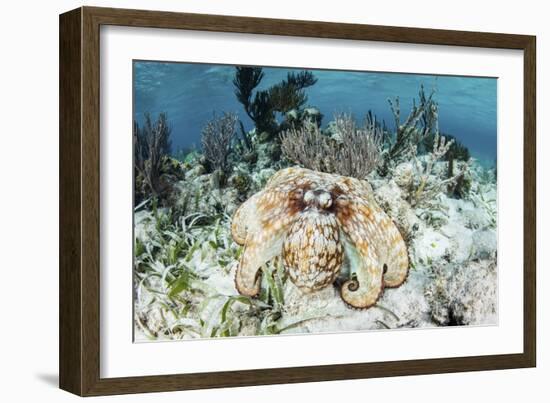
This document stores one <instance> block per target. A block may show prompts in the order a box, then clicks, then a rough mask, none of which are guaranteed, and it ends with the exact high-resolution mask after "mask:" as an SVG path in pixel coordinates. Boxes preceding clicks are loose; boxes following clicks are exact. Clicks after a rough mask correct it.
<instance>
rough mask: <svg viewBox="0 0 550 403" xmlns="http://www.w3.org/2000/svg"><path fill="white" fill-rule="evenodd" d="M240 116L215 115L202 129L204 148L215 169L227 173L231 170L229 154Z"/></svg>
mask: <svg viewBox="0 0 550 403" xmlns="http://www.w3.org/2000/svg"><path fill="white" fill-rule="evenodd" d="M237 121H238V118H237V115H236V114H234V113H225V112H224V114H223V116H221V117H219V118H218V117H216V115H214V117H213V118H212V120H210V121H209V122H208V123H206V126H205V127H204V128H203V129H202V137H201V143H202V150H203V152H204V156H205V157H206V160H207V161H208V163H209V164H210V165H211V168H212V170H213V171H218V172H220V173H222V174H227V173H229V171H230V168H231V164H230V162H229V154H230V153H231V146H232V142H233V139H234V137H235V133H236V131H235V125H236V124H237Z"/></svg>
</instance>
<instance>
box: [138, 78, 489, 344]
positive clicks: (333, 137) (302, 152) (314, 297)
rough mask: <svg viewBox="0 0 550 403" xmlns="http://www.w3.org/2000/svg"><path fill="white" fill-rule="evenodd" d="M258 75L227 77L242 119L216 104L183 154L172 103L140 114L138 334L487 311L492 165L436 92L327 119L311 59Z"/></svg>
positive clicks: (388, 323)
mask: <svg viewBox="0 0 550 403" xmlns="http://www.w3.org/2000/svg"><path fill="white" fill-rule="evenodd" d="M263 79H264V72H263V70H262V69H261V68H256V67H238V68H236V70H235V76H234V77H233V85H234V89H235V96H236V97H237V99H238V101H239V103H240V104H242V105H243V108H244V111H245V113H246V114H247V115H248V116H249V117H250V119H251V120H252V122H253V123H254V127H253V128H252V129H251V130H248V131H247V130H246V129H245V127H244V124H243V122H241V121H240V120H239V119H238V117H237V115H235V114H230V113H224V114H222V115H221V116H215V115H214V117H213V118H212V120H210V121H209V122H207V123H206V125H205V127H204V129H203V132H202V140H203V141H202V148H201V149H197V150H195V149H186V150H185V151H180V152H178V153H177V158H173V157H171V156H170V151H171V150H170V133H171V131H170V125H169V124H168V121H167V117H166V115H165V114H160V115H159V117H158V118H157V119H156V120H155V121H153V120H152V119H151V117H150V116H146V119H145V122H144V124H143V127H139V126H138V125H137V124H135V125H134V144H135V148H134V150H135V156H134V159H135V210H134V211H135V212H134V221H135V227H134V230H135V231H134V235H135V239H134V241H135V245H134V254H135V259H134V289H135V300H134V303H135V310H134V311H135V329H136V332H135V334H136V340H138V341H140V340H162V339H168V340H175V339H190V338H200V337H228V336H251V335H272V334H281V333H285V334H286V333H307V332H334V331H355V330H367V329H371V330H375V329H397V328H403V327H407V328H413V327H434V326H451V325H486V324H494V323H496V309H497V297H496V293H497V288H496V287H497V284H498V283H497V279H496V278H497V268H496V262H497V238H496V226H497V191H496V168H494V167H493V168H486V167H483V166H482V165H481V164H479V163H478V162H477V161H476V160H475V159H473V158H472V157H471V155H470V151H469V150H468V149H467V148H466V147H465V146H464V145H462V144H461V143H460V142H459V141H458V140H457V139H456V138H455V137H453V136H452V135H448V134H442V133H440V132H439V124H438V119H439V117H438V114H439V106H438V104H437V102H436V100H435V93H434V92H432V93H430V94H426V93H425V91H424V88H423V87H421V88H420V91H419V94H418V99H417V100H416V101H415V102H414V103H413V106H412V108H411V111H410V113H409V115H408V116H407V118H406V119H405V120H404V121H402V119H401V109H400V102H399V98H396V99H395V100H391V101H389V105H390V109H391V111H392V114H393V117H394V122H395V126H394V127H393V128H392V129H390V128H388V127H387V126H386V124H385V122H383V121H379V120H378V119H377V117H376V116H375V115H374V114H373V113H372V112H370V111H369V112H367V114H366V117H365V119H364V122H363V123H362V124H358V123H357V122H356V121H355V119H354V118H353V116H352V115H351V114H337V115H335V116H334V117H333V119H332V121H330V122H326V124H325V125H322V122H323V114H322V113H321V111H320V110H319V109H317V108H315V107H313V106H311V105H308V104H307V102H308V99H307V94H306V90H307V88H309V87H311V86H312V85H315V84H316V78H315V77H314V75H313V74H312V73H310V72H307V71H302V72H297V73H292V74H289V75H287V77H286V78H285V79H284V80H282V81H280V82H278V83H276V84H274V85H272V86H271V87H268V88H266V89H260V90H258V88H262V87H260V84H261V83H262V80H263ZM323 112H325V111H323ZM330 112H332V111H330ZM294 164H297V165H299V166H298V167H295V166H294V167H291V168H290V167H289V166H291V165H294ZM367 242H368V244H367ZM405 279H406V281H404V280H405ZM397 286H399V287H397ZM391 287H394V288H393V289H391V290H388V288H391ZM384 289H386V291H385V292H384ZM350 307H351V308H369V309H350Z"/></svg>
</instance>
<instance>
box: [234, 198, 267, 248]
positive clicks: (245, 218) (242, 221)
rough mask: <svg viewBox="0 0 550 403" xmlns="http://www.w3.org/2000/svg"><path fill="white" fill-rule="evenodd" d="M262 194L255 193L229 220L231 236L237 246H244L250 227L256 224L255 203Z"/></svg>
mask: <svg viewBox="0 0 550 403" xmlns="http://www.w3.org/2000/svg"><path fill="white" fill-rule="evenodd" d="M261 196H262V192H259V193H256V194H255V195H253V196H252V197H251V198H249V199H248V200H247V201H245V202H244V203H243V204H241V205H240V207H239V208H238V209H237V211H235V213H234V214H233V218H232V220H231V236H232V237H233V239H234V240H235V242H237V243H238V244H239V245H244V244H245V242H246V237H247V234H248V232H249V229H250V228H251V227H254V226H255V225H254V224H257V215H256V211H257V202H258V199H260V197H261Z"/></svg>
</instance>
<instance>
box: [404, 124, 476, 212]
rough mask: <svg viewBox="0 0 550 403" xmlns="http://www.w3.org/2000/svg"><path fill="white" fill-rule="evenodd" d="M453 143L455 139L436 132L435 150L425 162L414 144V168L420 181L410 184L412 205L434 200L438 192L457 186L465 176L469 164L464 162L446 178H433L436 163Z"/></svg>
mask: <svg viewBox="0 0 550 403" xmlns="http://www.w3.org/2000/svg"><path fill="white" fill-rule="evenodd" d="M453 144H454V140H453V139H451V140H447V139H446V138H445V137H444V136H440V135H439V134H436V135H435V136H434V143H433V150H432V152H431V153H429V154H428V155H427V156H426V157H425V161H424V162H422V161H420V160H419V158H418V157H417V155H416V147H415V146H412V148H413V149H412V150H411V155H412V156H413V158H414V169H415V173H416V176H417V177H418V183H417V184H415V185H413V184H412V183H411V186H410V191H409V199H410V200H409V201H410V203H411V205H412V206H419V205H423V204H426V203H429V202H430V201H433V200H434V199H435V197H436V196H437V195H438V194H440V193H441V192H443V191H445V190H446V189H448V188H449V187H454V186H456V184H457V182H458V181H459V180H460V179H461V178H463V177H464V174H465V172H466V170H467V169H468V164H463V165H462V166H461V167H460V169H459V170H458V172H456V173H454V172H450V174H449V175H448V177H447V178H446V179H440V178H437V179H434V180H431V176H432V174H433V168H434V166H435V163H436V162H437V161H438V160H440V159H441V158H442V157H443V156H445V154H447V153H448V151H449V150H450V149H451V147H452V145H453Z"/></svg>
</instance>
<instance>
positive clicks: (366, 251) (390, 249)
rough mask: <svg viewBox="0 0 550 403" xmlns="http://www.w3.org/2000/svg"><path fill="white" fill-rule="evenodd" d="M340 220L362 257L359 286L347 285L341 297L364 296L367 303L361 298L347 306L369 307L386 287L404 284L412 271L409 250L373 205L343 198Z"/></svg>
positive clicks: (357, 271)
mask: <svg viewBox="0 0 550 403" xmlns="http://www.w3.org/2000/svg"><path fill="white" fill-rule="evenodd" d="M337 217H338V221H339V223H340V225H341V228H342V230H343V231H344V233H345V234H346V235H347V236H348V237H349V238H350V240H351V243H352V244H353V246H354V247H355V248H356V249H357V252H358V254H359V255H360V256H361V258H362V261H360V262H359V263H358V264H356V265H355V266H356V267H355V269H356V275H357V280H356V281H357V282H358V283H359V284H355V283H353V280H350V281H352V282H351V283H349V284H344V287H343V288H346V289H345V290H344V289H343V290H342V298H344V300H345V301H346V302H348V301H347V300H346V298H351V296H352V294H357V295H359V294H364V296H363V299H364V300H362V301H359V302H357V299H358V298H359V299H360V298H361V297H359V296H358V297H355V298H354V301H352V302H348V303H349V304H350V305H352V306H356V307H359V308H366V307H368V306H371V305H372V304H374V303H375V302H376V299H377V298H378V296H379V295H380V293H381V291H382V289H383V287H384V286H386V287H397V286H399V285H401V284H402V283H403V282H404V281H405V279H406V278H407V274H408V268H409V261H408V256H407V248H406V245H405V242H404V241H403V238H402V237H401V234H400V233H399V230H398V229H397V227H396V226H395V224H394V223H393V222H392V220H391V219H390V218H389V217H388V216H387V215H386V214H385V213H384V212H383V211H382V210H380V209H379V208H377V207H376V206H374V205H370V204H369V205H368V204H367V203H365V202H363V201H361V200H360V199H357V198H355V199H352V198H348V197H344V198H342V199H340V200H338V201H337ZM361 282H363V283H365V284H362V283H361ZM378 282H380V283H381V284H378ZM350 287H351V289H350ZM376 287H378V290H376ZM363 288H364V289H363ZM373 300H374V301H373ZM357 304H358V305H359V306H357Z"/></svg>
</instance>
